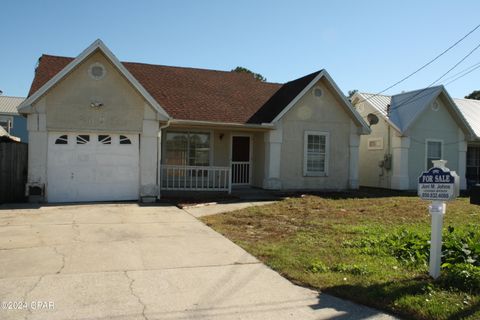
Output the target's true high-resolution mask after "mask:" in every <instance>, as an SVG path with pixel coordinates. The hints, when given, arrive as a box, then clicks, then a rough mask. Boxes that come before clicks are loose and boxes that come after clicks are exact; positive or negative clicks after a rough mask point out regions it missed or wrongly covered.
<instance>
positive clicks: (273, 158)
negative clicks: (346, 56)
mask: <svg viewBox="0 0 480 320" xmlns="http://www.w3.org/2000/svg"><path fill="white" fill-rule="evenodd" d="M19 111H20V113H22V114H24V115H26V116H27V119H28V131H29V141H30V144H29V173H28V184H27V191H28V193H29V195H30V196H31V197H37V198H41V199H43V200H45V201H49V202H72V201H99V200H132V199H142V200H145V201H147V200H148V201H152V200H154V199H155V198H157V197H159V196H160V195H161V194H162V193H163V192H165V191H172V190H173V191H225V192H229V191H230V190H231V188H232V187H233V188H235V187H236V186H239V185H247V186H253V187H259V188H266V189H317V190H318V189H322V190H325V189H335V190H338V189H347V188H357V186H358V155H359V153H358V152H359V151H358V147H359V141H360V135H362V134H367V133H369V132H370V130H369V128H368V126H367V125H366V123H365V122H364V120H363V119H362V118H361V117H360V116H359V114H358V113H357V112H356V111H355V110H354V109H353V106H352V105H351V104H350V102H349V101H348V100H347V99H346V98H345V97H344V95H343V94H342V93H341V91H340V90H339V88H338V87H337V85H336V84H335V82H334V81H333V80H332V78H331V77H330V75H329V74H328V73H327V72H326V71H325V70H321V71H318V72H315V73H312V74H309V75H307V76H305V77H302V78H299V79H296V80H293V81H291V82H288V83H285V84H277V83H268V82H261V81H259V80H256V79H254V78H253V77H252V76H251V75H248V74H245V73H236V72H224V71H214V70H202V69H193V68H181V67H167V66H159V65H149V64H141V63H131V62H120V61H119V60H118V59H117V58H116V57H115V56H114V55H113V54H112V52H110V50H109V49H108V48H107V47H106V46H105V45H104V44H103V43H102V42H101V41H100V40H97V41H95V42H94V43H93V44H92V45H91V46H89V47H88V48H87V49H86V50H84V51H83V52H82V53H81V54H80V55H79V56H78V57H76V58H66V57H57V56H50V55H43V56H42V57H41V58H40V60H39V65H38V67H37V69H36V71H35V77H34V80H33V83H32V86H31V90H30V93H29V95H28V98H27V99H26V100H25V101H24V102H23V103H22V104H21V106H20V107H19Z"/></svg>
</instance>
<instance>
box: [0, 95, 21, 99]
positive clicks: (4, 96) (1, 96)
mask: <svg viewBox="0 0 480 320" xmlns="http://www.w3.org/2000/svg"><path fill="white" fill-rule="evenodd" d="M0 98H17V99H26V97H20V96H6V95H4V94H2V95H0Z"/></svg>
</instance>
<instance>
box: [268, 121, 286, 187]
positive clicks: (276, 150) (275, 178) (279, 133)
mask: <svg viewBox="0 0 480 320" xmlns="http://www.w3.org/2000/svg"><path fill="white" fill-rule="evenodd" d="M282 141H283V130H282V125H281V123H277V126H276V128H275V129H274V130H272V131H269V132H266V133H265V179H264V180H263V188H264V189H269V190H279V189H281V188H282V181H281V180H280V161H281V153H282Z"/></svg>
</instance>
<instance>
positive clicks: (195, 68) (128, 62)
mask: <svg viewBox="0 0 480 320" xmlns="http://www.w3.org/2000/svg"><path fill="white" fill-rule="evenodd" d="M42 56H48V57H53V58H60V59H71V60H74V59H75V58H74V57H66V56H57V55H51V54H45V53H44V54H42ZM120 63H122V64H125V63H126V64H136V65H143V66H152V67H164V68H175V69H189V70H198V71H208V72H218V73H226V74H235V72H234V71H227V70H218V69H206V68H197V67H183V66H169V65H166V64H154V63H146V62H135V61H120ZM237 74H241V73H240V72H237ZM295 80H296V79H295ZM292 81H294V80H292ZM260 82H261V83H266V84H276V85H284V84H285V83H280V82H270V81H260Z"/></svg>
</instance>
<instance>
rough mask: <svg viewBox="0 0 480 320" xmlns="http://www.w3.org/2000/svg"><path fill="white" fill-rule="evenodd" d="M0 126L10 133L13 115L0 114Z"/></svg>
mask: <svg viewBox="0 0 480 320" xmlns="http://www.w3.org/2000/svg"><path fill="white" fill-rule="evenodd" d="M0 126H2V127H3V129H5V131H7V133H10V130H11V129H12V128H13V117H10V116H0Z"/></svg>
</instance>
